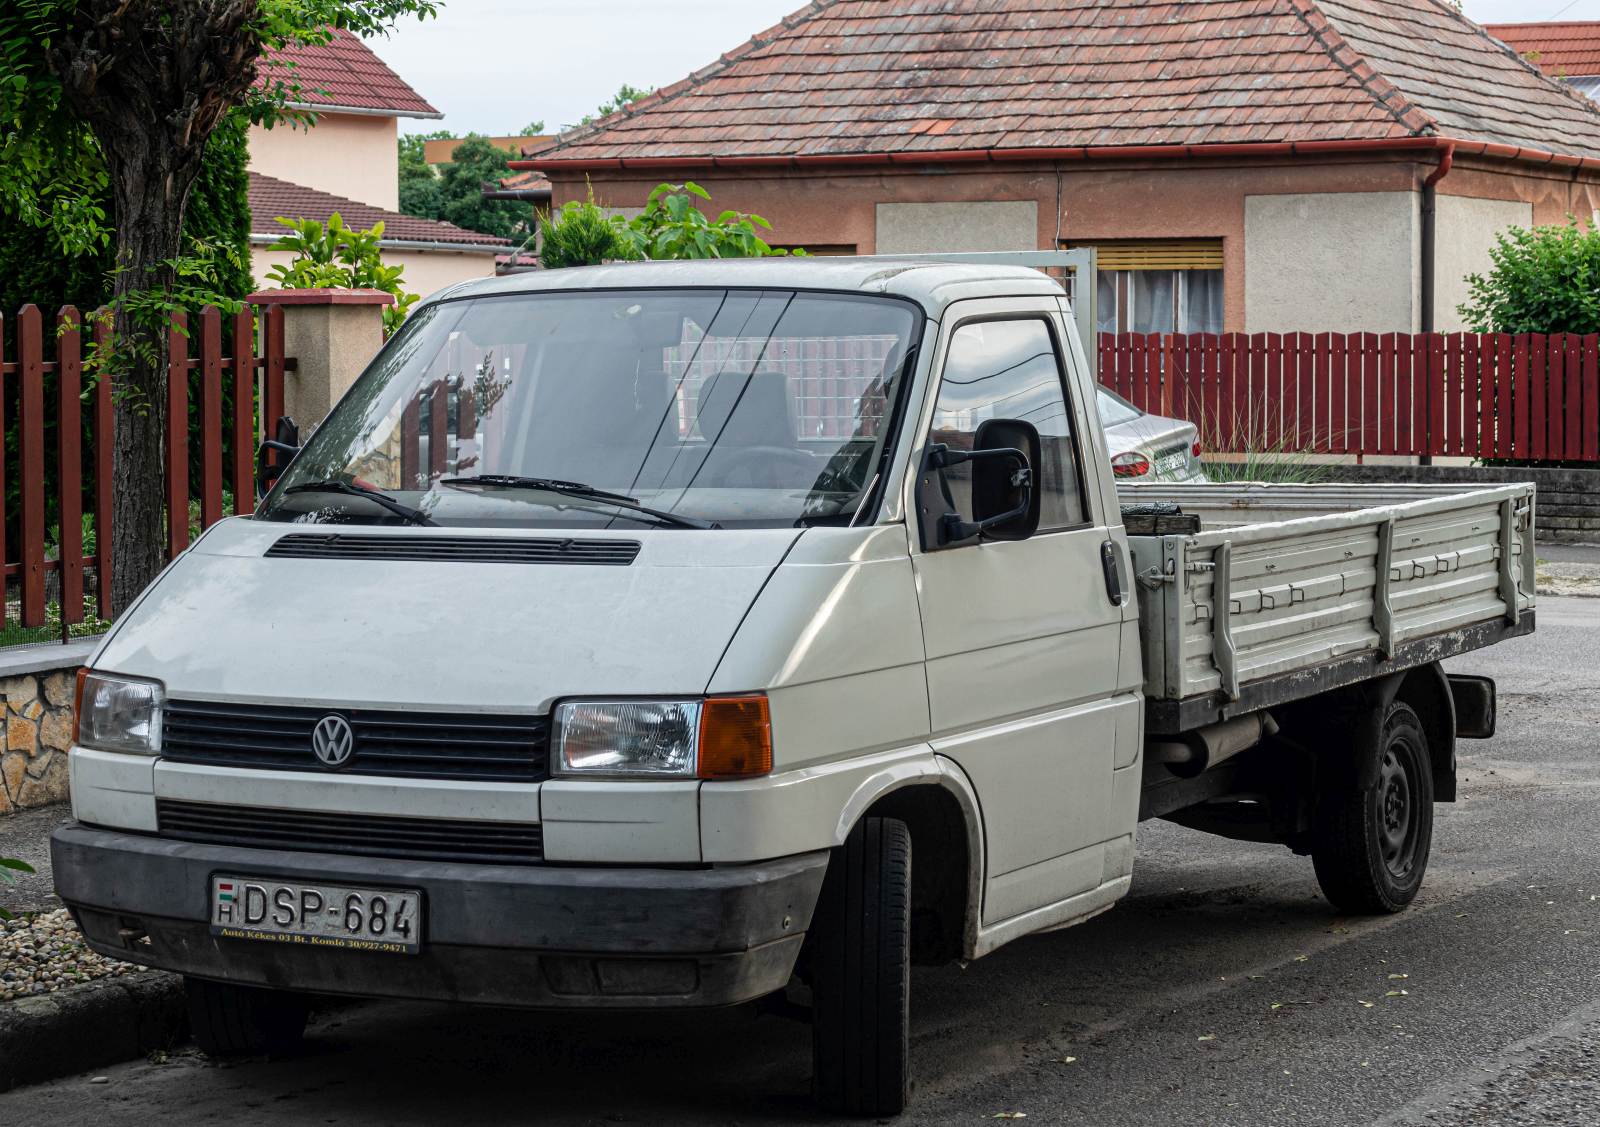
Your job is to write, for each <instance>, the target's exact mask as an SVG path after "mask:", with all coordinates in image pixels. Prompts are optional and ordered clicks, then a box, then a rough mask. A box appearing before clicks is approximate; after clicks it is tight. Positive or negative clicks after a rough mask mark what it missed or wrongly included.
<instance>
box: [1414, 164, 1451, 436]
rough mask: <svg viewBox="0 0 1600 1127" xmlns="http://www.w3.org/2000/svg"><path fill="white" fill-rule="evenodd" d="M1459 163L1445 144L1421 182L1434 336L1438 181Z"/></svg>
mask: <svg viewBox="0 0 1600 1127" xmlns="http://www.w3.org/2000/svg"><path fill="white" fill-rule="evenodd" d="M1455 161H1456V145H1455V142H1454V141H1449V142H1446V144H1445V146H1444V154H1443V155H1442V156H1440V158H1439V167H1438V168H1435V169H1434V170H1433V171H1432V172H1431V173H1429V174H1428V178H1427V179H1426V180H1424V181H1423V182H1422V263H1421V266H1422V318H1421V326H1420V327H1421V329H1422V331H1423V332H1425V333H1431V332H1433V329H1434V316H1433V303H1434V295H1435V293H1436V292H1437V287H1438V246H1439V195H1438V192H1437V191H1436V190H1435V189H1436V188H1437V187H1438V184H1439V181H1441V180H1443V179H1444V178H1445V177H1446V176H1449V175H1450V168H1451V166H1452V165H1454V164H1455ZM1417 463H1418V464H1419V465H1423V466H1431V465H1433V455H1431V454H1423V455H1421V456H1419V457H1418V458H1417Z"/></svg>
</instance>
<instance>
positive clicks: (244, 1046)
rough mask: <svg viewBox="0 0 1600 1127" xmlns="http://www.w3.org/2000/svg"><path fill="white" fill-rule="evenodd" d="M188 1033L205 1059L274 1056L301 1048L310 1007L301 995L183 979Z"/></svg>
mask: <svg viewBox="0 0 1600 1127" xmlns="http://www.w3.org/2000/svg"><path fill="white" fill-rule="evenodd" d="M183 989H184V993H185V994H186V995H187V997H188V1002H189V1028H190V1031H191V1032H193V1034H194V1041H195V1044H197V1045H199V1046H200V1048H201V1049H203V1050H204V1051H205V1052H206V1053H207V1054H208V1055H209V1056H214V1057H239V1056H256V1055H259V1054H262V1053H267V1054H271V1055H274V1056H276V1055H278V1054H281V1053H286V1052H288V1051H290V1050H291V1049H293V1048H294V1047H295V1046H297V1045H299V1044H300V1040H301V1038H302V1037H303V1036H304V1035H305V1030H306V1017H307V1015H308V1014H309V1013H310V1006H309V1005H308V1004H307V1001H306V999H305V997H304V995H301V994H290V993H287V992H285V991H282V990H264V989H262V988H261V987H259V986H236V985H233V984H232V983H226V982H208V981H207V980H205V979H203V978H185V979H184V980H183Z"/></svg>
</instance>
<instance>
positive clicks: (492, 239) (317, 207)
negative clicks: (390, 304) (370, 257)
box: [250, 172, 511, 249]
mask: <svg viewBox="0 0 1600 1127" xmlns="http://www.w3.org/2000/svg"><path fill="white" fill-rule="evenodd" d="M336 211H337V212H338V213H339V217H340V218H341V219H343V220H344V222H345V226H347V227H354V228H356V229H357V230H362V231H365V230H369V229H370V228H371V227H372V226H373V224H375V223H379V222H381V223H382V224H383V237H384V239H386V240H387V239H403V240H405V241H407V242H422V243H459V244H460V245H461V246H462V248H463V249H466V248H467V247H491V246H493V247H499V246H510V245H511V241H510V240H509V239H502V238H500V237H499V236H496V235H484V234H480V233H479V232H477V231H468V230H467V229H466V228H464V227H457V226H456V225H455V224H454V223H441V222H439V221H438V220H436V219H421V218H418V217H417V216H415V215H401V214H400V213H399V212H397V211H387V210H385V209H384V208H381V207H373V206H372V205H371V204H366V203H357V202H356V201H355V200H347V199H345V198H344V197H343V196H335V195H333V194H331V193H329V192H319V191H317V190H316V189H315V188H306V187H303V186H301V185H299V184H291V183H290V182H289V181H287V180H279V179H277V178H276V177H272V176H263V175H262V174H261V173H259V172H252V173H251V174H250V230H251V233H252V234H255V235H284V234H287V233H288V229H287V228H285V227H283V226H282V225H281V224H279V223H276V222H274V220H275V219H277V218H278V217H279V216H282V217H284V218H285V219H315V220H317V221H319V222H322V223H326V222H327V221H328V216H330V215H332V214H333V213H334V212H336Z"/></svg>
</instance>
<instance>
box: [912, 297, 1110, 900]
mask: <svg viewBox="0 0 1600 1127" xmlns="http://www.w3.org/2000/svg"><path fill="white" fill-rule="evenodd" d="M952 314H954V315H952V316H950V317H948V318H947V319H946V322H945V326H944V329H943V333H942V341H941V349H940V356H941V359H940V361H936V366H935V375H936V377H937V384H936V386H935V389H934V403H933V405H932V412H931V417H930V418H929V419H928V420H927V424H926V431H925V433H924V436H923V437H924V442H923V444H922V445H923V446H924V448H925V447H926V446H927V444H929V443H944V444H945V445H947V446H949V447H950V448H952V449H972V447H973V440H974V438H975V436H976V433H977V430H978V427H979V425H980V424H982V423H983V422H984V421H986V420H988V419H1019V420H1024V421H1026V422H1029V423H1031V424H1033V426H1034V427H1035V428H1037V429H1038V431H1039V435H1040V458H1039V462H1040V464H1039V465H1038V466H1035V467H1033V479H1034V489H1035V490H1036V491H1037V492H1038V493H1039V495H1040V496H1039V511H1040V517H1039V525H1038V529H1037V531H1035V532H1034V533H1033V534H1032V535H1031V536H1029V537H1028V538H1026V539H1021V540H991V539H980V540H978V541H976V542H971V543H966V544H963V545H959V546H952V547H946V548H931V547H930V546H929V545H930V540H929V538H927V537H919V536H917V535H916V533H915V532H913V535H912V542H913V546H912V551H913V560H914V565H915V569H916V574H917V582H918V590H919V592H920V599H921V613H922V627H923V637H924V643H925V647H926V653H927V671H928V696H929V700H930V707H931V711H932V721H933V731H934V737H933V741H932V742H933V745H934V747H935V749H936V750H937V751H938V752H939V753H940V754H941V755H944V756H947V757H949V758H950V759H953V760H954V761H955V762H956V763H958V764H959V765H960V766H961V768H962V769H963V770H964V771H965V772H966V773H967V775H968V776H969V778H970V779H971V780H972V783H973V785H974V787H975V788H976V790H977V793H978V798H979V801H980V803H981V806H982V810H983V819H984V824H985V836H986V849H987V865H986V870H987V871H986V873H985V888H984V906H983V916H982V918H983V923H984V924H985V925H990V924H994V923H998V922H1000V921H1003V920H1007V919H1011V918H1013V917H1016V916H1020V915H1022V914H1024V913H1027V912H1029V911H1033V910H1035V909H1040V908H1044V907H1046V906H1048V905H1052V904H1056V903H1059V902H1060V901H1063V900H1066V899H1069V898H1071V897H1073V896H1075V895H1077V894H1079V893H1083V892H1087V891H1090V890H1092V889H1094V888H1096V887H1097V886H1099V885H1100V884H1101V883H1102V880H1104V879H1110V876H1111V875H1120V874H1110V873H1107V871H1106V856H1105V852H1106V847H1105V843H1106V842H1107V840H1108V839H1110V838H1113V837H1115V836H1118V835H1126V834H1127V833H1128V832H1129V827H1127V826H1119V825H1116V823H1117V822H1118V821H1120V820H1121V819H1120V818H1119V817H1117V816H1115V815H1114V814H1113V812H1112V809H1111V808H1112V805H1113V802H1112V800H1113V772H1114V771H1115V770H1116V768H1117V767H1118V766H1119V765H1120V764H1119V763H1118V762H1117V759H1118V748H1119V746H1120V747H1122V748H1124V749H1126V748H1127V747H1128V746H1129V745H1130V742H1132V741H1136V739H1137V734H1138V721H1139V715H1138V707H1139V706H1138V699H1137V696H1136V695H1135V694H1132V693H1129V692H1126V691H1121V689H1120V686H1119V668H1120V667H1121V665H1122V662H1121V660H1120V658H1121V652H1120V651H1121V644H1122V642H1121V637H1122V625H1123V617H1124V612H1123V608H1122V606H1121V605H1120V604H1119V602H1116V601H1113V597H1112V592H1111V589H1110V584H1109V583H1108V581H1107V579H1106V574H1105V569H1104V566H1103V563H1102V558H1103V557H1102V551H1103V546H1104V545H1105V544H1106V543H1107V542H1108V541H1109V540H1110V539H1111V533H1110V530H1109V528H1108V521H1107V514H1106V512H1105V511H1104V501H1103V498H1102V490H1101V489H1100V483H1099V481H1098V479H1097V478H1096V476H1095V473H1096V471H1095V463H1094V462H1092V461H1090V460H1089V457H1088V455H1089V454H1090V452H1092V451H1093V449H1094V445H1093V443H1092V442H1091V441H1089V434H1090V432H1089V431H1088V430H1087V428H1088V427H1089V426H1092V425H1094V424H1093V423H1092V422H1091V420H1090V417H1089V415H1088V414H1087V412H1086V410H1085V407H1088V408H1090V409H1092V405H1089V404H1081V403H1076V402H1074V398H1075V397H1073V396H1071V395H1070V390H1069V389H1070V384H1069V381H1068V379H1067V368H1066V363H1065V358H1066V355H1067V351H1066V349H1065V348H1064V343H1065V341H1064V337H1063V325H1062V322H1061V319H1060V312H1059V309H1058V308H1057V307H1056V306H1055V305H1054V304H1053V303H1051V304H1049V305H1046V304H1044V303H1042V302H1039V301H1037V300H1031V299H1014V300H1009V301H983V302H963V303H959V304H957V305H955V306H953V307H952ZM919 465H920V466H923V467H926V465H927V462H926V460H925V459H924V460H922V461H920V462H919ZM971 466H972V464H971V463H966V464H964V465H960V466H954V467H950V468H948V469H946V470H943V471H930V470H928V469H926V468H924V469H923V471H922V473H921V474H920V475H919V479H921V478H925V477H926V476H927V475H928V474H929V473H930V472H943V473H945V474H946V475H947V476H946V480H945V482H944V484H945V485H946V486H948V488H949V497H950V499H951V500H952V501H953V502H954V506H955V509H956V511H957V513H958V514H959V515H960V516H961V517H962V519H964V520H971V519H973V513H972V510H971V485H972V482H971V474H972V470H971ZM914 484H916V483H914ZM914 492H915V490H914ZM917 495H918V496H921V497H923V498H926V497H928V496H929V495H930V494H929V492H928V491H926V490H924V491H922V492H921V493H920V494H917ZM933 495H935V496H937V495H939V493H938V490H937V489H935V490H934V491H933ZM911 511H912V512H913V514H914V519H918V520H921V521H924V522H926V521H929V520H935V519H938V518H939V517H940V516H941V515H942V514H940V513H935V512H918V511H917V510H916V508H915V507H913V508H912V509H911ZM1115 523H1116V524H1118V525H1120V524H1121V520H1120V514H1119V515H1118V517H1117V519H1116V522H1115ZM1114 867H1115V866H1114Z"/></svg>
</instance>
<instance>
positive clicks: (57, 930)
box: [0, 908, 140, 1003]
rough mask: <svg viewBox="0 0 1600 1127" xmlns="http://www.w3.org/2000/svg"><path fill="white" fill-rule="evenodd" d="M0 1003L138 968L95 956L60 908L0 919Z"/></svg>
mask: <svg viewBox="0 0 1600 1127" xmlns="http://www.w3.org/2000/svg"><path fill="white" fill-rule="evenodd" d="M0 928H3V930H0V1003H5V1002H10V1001H13V1000H15V999H17V998H28V997H32V996H34V995H36V994H48V993H50V992H51V991H53V990H61V989H63V988H65V987H68V986H76V985H77V984H78V983H80V982H92V981H93V980H95V979H97V978H119V977H121V976H123V975H126V974H132V973H134V972H135V971H137V970H139V969H140V968H138V967H136V966H134V965H133V964H132V963H124V962H122V961H120V960H118V959H108V958H106V957H105V956H103V955H97V954H95V952H93V951H91V950H90V949H89V945H88V944H87V943H85V942H84V941H83V936H82V935H81V934H79V932H78V928H77V925H75V924H74V923H73V922H72V917H71V916H70V915H69V914H68V913H67V910H66V909H65V908H57V909H56V910H55V911H53V912H40V913H38V914H37V915H34V916H31V917H26V916H25V917H22V918H19V919H15V920H7V921H4V922H3V923H0Z"/></svg>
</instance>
